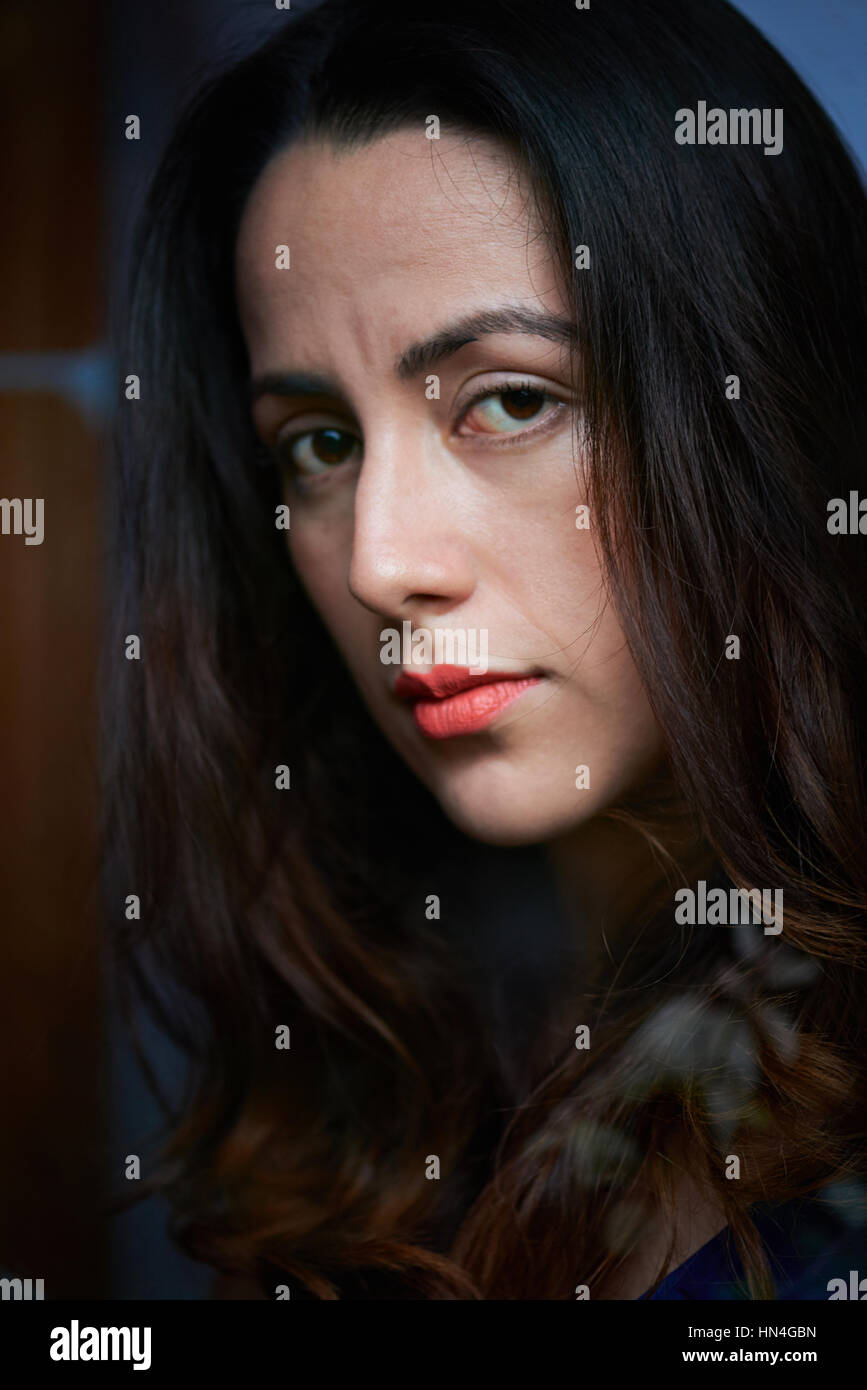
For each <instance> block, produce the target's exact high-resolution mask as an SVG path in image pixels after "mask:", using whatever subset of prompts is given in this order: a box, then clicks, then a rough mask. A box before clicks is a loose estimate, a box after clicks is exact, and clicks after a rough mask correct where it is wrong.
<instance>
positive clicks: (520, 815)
mask: <svg viewBox="0 0 867 1390" xmlns="http://www.w3.org/2000/svg"><path fill="white" fill-rule="evenodd" d="M433 791H434V795H435V796H436V797H437V800H438V801H439V803H440V806H441V807H442V810H443V812H444V814H445V815H446V816H448V818H449V820H450V821H452V823H453V824H454V825H456V826H457V828H458V829H459V830H461V831H463V833H464V834H465V835H468V836H469V837H470V839H473V840H479V841H480V842H481V843H482V844H486V845H501V846H504V847H506V846H521V845H537V844H545V843H547V842H548V841H549V840H553V839H556V838H557V837H558V836H560V835H564V834H566V833H567V832H568V831H569V830H574V829H576V828H577V827H578V826H579V825H583V824H584V823H585V822H586V821H588V820H590V819H592V817H593V816H594V815H595V814H597V812H598V810H599V806H598V805H596V804H595V803H596V802H597V800H598V798H596V797H594V798H593V801H592V802H591V799H590V797H589V796H588V794H587V793H586V792H585V793H584V796H585V798H586V800H585V801H584V802H582V803H581V805H580V806H576V805H575V803H574V802H573V803H572V804H571V805H568V804H563V803H562V802H560V803H555V802H553V801H551V802H547V803H546V802H545V801H544V799H540V798H539V791H538V787H534V788H533V789H532V790H530V789H524V790H523V792H522V790H521V788H520V787H518V786H516V787H515V788H514V790H512V791H511V792H509V793H507V794H506V793H504V792H503V791H500V792H498V793H497V795H496V796H495V795H492V794H491V793H487V794H485V795H482V794H479V795H477V796H472V795H469V794H467V792H466V790H464V791H463V792H462V793H460V794H458V793H456V792H454V791H449V790H446V789H444V788H442V787H437V788H434V789H433ZM579 795H580V793H578V792H576V797H577V796H579Z"/></svg>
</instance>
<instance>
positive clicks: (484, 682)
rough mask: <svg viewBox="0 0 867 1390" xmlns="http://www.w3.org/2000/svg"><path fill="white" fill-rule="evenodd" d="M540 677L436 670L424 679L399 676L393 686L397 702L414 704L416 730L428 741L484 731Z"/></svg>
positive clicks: (451, 668) (405, 674)
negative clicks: (401, 700)
mask: <svg viewBox="0 0 867 1390" xmlns="http://www.w3.org/2000/svg"><path fill="white" fill-rule="evenodd" d="M542 679H543V677H541V676H538V675H529V676H525V675H521V676H519V675H516V674H515V673H514V672H513V671H486V672H485V673H484V674H483V675H481V674H475V675H474V674H473V673H472V672H471V671H469V670H467V669H466V668H465V667H461V666H436V667H434V669H433V670H432V671H430V672H427V673H426V674H424V675H418V674H410V673H409V672H406V671H404V672H402V673H401V674H400V675H399V676H398V678H397V680H396V682H395V685H394V693H395V695H397V696H398V698H399V699H403V700H411V701H412V702H413V708H412V714H413V719H414V720H415V723H416V727H417V728H418V729H419V730H420V731H421V733H423V734H425V735H426V737H427V738H434V739H446V738H458V737H460V736H461V735H466V734H477V733H479V732H481V730H482V729H486V728H487V727H488V725H489V724H492V723H493V721H494V720H495V719H496V718H497V717H498V715H499V714H500V713H501V712H502V711H503V710H504V709H506V707H507V706H508V705H511V704H512V703H513V701H515V700H517V699H518V698H519V697H520V696H521V695H523V693H524V691H525V690H528V689H529V688H530V686H532V685H538V684H539V682H540V681H541V680H542Z"/></svg>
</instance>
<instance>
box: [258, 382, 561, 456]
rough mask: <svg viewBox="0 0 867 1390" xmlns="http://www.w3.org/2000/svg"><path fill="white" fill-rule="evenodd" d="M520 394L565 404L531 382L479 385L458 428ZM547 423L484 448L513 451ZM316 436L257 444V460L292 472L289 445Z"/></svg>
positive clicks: (302, 432)
mask: <svg viewBox="0 0 867 1390" xmlns="http://www.w3.org/2000/svg"><path fill="white" fill-rule="evenodd" d="M519 391H530V392H533V393H534V394H536V395H539V396H542V397H544V399H545V400H546V401H548V402H555V403H556V404H557V405H559V406H564V404H565V403H564V402H563V401H559V400H558V399H557V397H556V396H554V395H553V393H552V392H550V391H546V390H545V388H544V387H542V386H538V385H536V384H535V383H534V382H532V381H526V380H514V381H503V382H499V383H498V384H497V385H495V386H480V387H479V388H478V390H477V391H476V392H475V393H474V394H473V395H471V396H470V398H469V399H468V400H467V401H465V402H464V404H463V408H462V410H461V415H460V419H459V421H458V425H459V426H460V425H461V424H462V423H463V421H464V420H465V419H466V417H467V416H468V415H469V413H470V411H471V410H472V409H473V408H474V406H476V405H478V404H479V402H480V401H486V400H490V399H491V398H492V397H496V396H500V397H503V396H511V395H514V394H515V393H516V392H519ZM555 414H559V411H558V412H555ZM549 423H550V417H549V416H548V415H543V416H542V423H540V422H538V421H537V422H535V423H531V424H530V425H529V426H528V427H527V429H525V430H514V431H512V432H511V433H509V434H504V435H503V436H502V437H501V438H497V437H496V435H495V434H491V435H490V436H488V437H487V438H486V439H485V443H484V445H483V447H484V448H494V449H503V448H506V449H507V448H513V447H515V446H516V445H518V444H520V443H522V442H523V441H525V440H526V439H527V436H528V435H534V434H536V433H538V432H542V431H544V429H545V428H546V426H547V425H548V424H549ZM317 428H322V429H324V428H328V427H327V426H318V427H317ZM315 433H316V431H315V430H299V432H298V433H297V434H294V435H291V434H290V435H288V436H286V437H285V438H284V439H283V440H281V441H278V442H277V443H276V444H275V445H273V446H269V445H267V444H259V445H258V447H257V454H258V458H259V461H260V462H261V463H262V464H263V465H264V466H273V464H274V463H275V461H276V463H277V464H278V466H283V467H287V468H288V469H289V470H290V471H294V465H293V462H292V459H291V457H290V454H289V448H290V447H291V445H293V444H295V443H297V442H298V440H299V439H304V438H305V436H307V435H309V434H315ZM345 433H346V434H351V431H350V430H346V431H345ZM470 437H471V436H469V435H461V436H459V438H462V439H467V438H470ZM478 437H480V438H485V436H484V435H480V436H478ZM335 467H336V468H337V467H340V465H339V464H336V465H335ZM318 476H320V477H321V476H324V475H323V474H320V475H318ZM295 477H296V478H302V479H304V480H305V481H309V478H308V476H307V475H305V474H303V473H301V472H300V470H299V471H297V472H295Z"/></svg>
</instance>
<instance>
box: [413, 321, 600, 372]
mask: <svg viewBox="0 0 867 1390" xmlns="http://www.w3.org/2000/svg"><path fill="white" fill-rule="evenodd" d="M493 333H526V334H530V335H532V336H533V337H534V338H548V339H549V340H550V341H551V342H553V343H563V344H565V345H567V346H570V347H574V346H576V345H577V342H578V335H577V332H576V330H575V326H574V324H572V323H570V321H569V320H568V319H564V318H559V317H558V316H557V315H556V314H546V313H543V312H541V311H540V310H538V309H520V308H517V307H515V308H504V309H483V310H481V312H480V313H477V314H470V315H468V316H467V317H466V318H463V319H458V321H457V323H453V324H450V325H449V326H448V327H446V328H443V329H441V330H440V331H439V332H438V333H434V334H433V335H432V336H431V337H430V338H426V339H424V341H423V342H420V343H413V344H412V346H411V347H408V348H407V349H406V352H404V353H402V354H401V355H400V357H399V358H398V359H397V362H396V363H395V366H394V371H395V375H396V376H397V378H398V380H399V381H407V380H409V378H410V377H414V376H419V375H420V374H421V373H422V372H423V371H425V370H426V369H427V368H428V367H435V366H436V365H437V363H438V362H442V361H443V360H444V359H445V358H446V357H451V355H452V354H453V353H455V352H458V351H459V350H460V349H461V348H462V347H466V345H467V343H474V342H477V341H478V339H479V338H484V337H487V336H489V335H490V334H493Z"/></svg>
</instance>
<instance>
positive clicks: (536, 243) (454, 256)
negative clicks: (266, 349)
mask: <svg viewBox="0 0 867 1390" xmlns="http://www.w3.org/2000/svg"><path fill="white" fill-rule="evenodd" d="M278 246H288V248H289V267H288V268H284V269H282V270H278V269H276V265H275V261H276V256H277V251H276V248H277V247H278ZM557 282H558V268H557V267H556V265H555V263H554V257H553V256H552V254H551V247H550V245H549V243H548V240H547V237H546V236H545V235H544V231H543V228H542V226H541V223H540V221H539V218H538V214H537V212H536V211H535V208H534V205H533V200H532V197H531V189H530V183H529V179H528V177H527V176H526V173H525V172H524V170H523V169H522V168H521V166H520V164H519V162H518V161H517V159H516V157H515V155H514V154H513V153H512V152H510V151H509V150H508V149H506V147H505V146H501V145H499V144H498V143H496V142H495V141H492V140H488V139H485V138H483V137H479V136H473V135H469V134H464V133H458V132H446V131H443V132H442V135H441V139H439V140H428V139H427V138H426V135H425V129H424V127H423V126H419V128H418V130H416V129H414V128H406V129H401V130H399V131H396V132H393V133H391V134H389V135H387V136H383V137H381V138H379V139H376V140H373V141H370V142H368V143H367V144H364V145H362V146H360V147H356V148H352V149H346V148H342V147H338V146H336V145H334V144H332V143H330V142H325V141H320V140H316V141H314V140H304V141H301V142H299V143H296V144H294V145H292V146H290V147H289V148H288V149H286V150H283V151H280V152H279V153H278V154H276V155H275V156H273V157H272V159H271V160H270V162H269V163H268V165H267V166H266V168H265V169H264V171H263V173H262V175H261V176H260V178H259V179H258V181H257V183H256V185H255V186H254V188H253V190H252V192H251V194H250V197H249V199H248V201H247V204H246V207H245V209H244V214H243V217H242V220H241V225H240V230H239V236H238V244H237V253H236V283H237V293H238V303H239V310H240V313H241V319H242V325H243V327H244V329H245V332H246V333H247V336H248V340H252V342H254V343H262V342H263V341H264V340H265V339H269V338H273V336H274V334H275V332H277V331H279V332H280V333H281V335H282V336H285V334H286V333H287V332H288V331H289V323H290V316H289V313H288V311H289V310H290V309H291V311H292V314H291V316H292V317H293V318H295V319H297V316H298V314H299V312H304V311H305V310H306V311H308V312H310V313H314V312H315V313H316V314H317V315H322V314H327V315H329V316H331V315H335V314H338V313H341V312H342V313H343V315H344V317H345V315H346V314H347V313H349V312H350V311H351V308H352V306H355V307H356V309H357V310H358V311H359V312H360V313H362V314H363V315H365V316H367V318H368V319H369V318H370V316H373V317H375V318H382V317H383V316H385V317H387V318H389V319H390V320H393V319H394V316H395V314H397V315H398V316H400V317H405V318H406V319H407V322H406V323H405V329H406V331H407V332H410V333H411V332H413V331H415V330H417V329H418V328H419V327H420V326H427V327H430V324H431V322H432V321H434V320H438V319H442V318H447V317H448V316H449V311H450V310H452V309H457V308H462V309H464V310H465V309H466V307H467V305H468V302H472V301H475V300H478V302H479V303H487V302H489V301H490V298H491V295H492V294H494V295H499V296H502V295H506V296H508V297H509V298H510V299H511V300H513V301H514V300H524V301H531V302H532V303H533V304H542V305H544V307H545V308H548V309H551V310H555V309H556V308H557V307H559V306H560V305H561V300H560V296H559V294H558V289H557ZM418 315H420V316H421V318H422V320H423V325H422V324H420V323H419V321H418ZM410 318H412V320H413V321H412V322H409V321H408V320H409V319H410ZM307 328H308V330H309V324H308V325H307Z"/></svg>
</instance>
